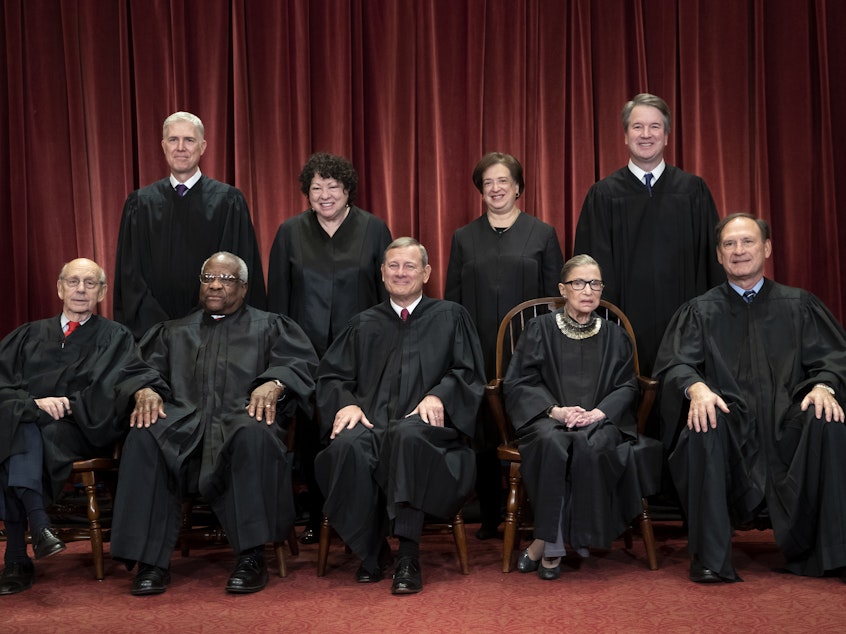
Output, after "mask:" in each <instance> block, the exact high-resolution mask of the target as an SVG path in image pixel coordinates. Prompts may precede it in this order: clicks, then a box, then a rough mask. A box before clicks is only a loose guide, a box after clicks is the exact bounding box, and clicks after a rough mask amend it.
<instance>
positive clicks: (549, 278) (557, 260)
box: [541, 227, 564, 296]
mask: <svg viewBox="0 0 846 634" xmlns="http://www.w3.org/2000/svg"><path fill="white" fill-rule="evenodd" d="M563 267H564V256H563V255H562V254H561V245H560V244H559V242H558V234H557V233H556V232H555V228H554V227H553V228H552V230H551V231H550V232H549V235H548V237H547V239H546V245H545V246H544V249H543V262H541V276H542V279H541V289H542V291H543V292H544V293H546V295H547V296H552V295H558V283H559V282H560V281H561V269H562V268H563Z"/></svg>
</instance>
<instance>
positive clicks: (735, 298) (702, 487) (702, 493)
mask: <svg viewBox="0 0 846 634" xmlns="http://www.w3.org/2000/svg"><path fill="white" fill-rule="evenodd" d="M656 369H657V370H658V372H659V376H660V377H661V378H662V387H661V393H660V395H659V406H660V411H661V419H662V423H663V425H664V430H663V432H664V442H665V445H666V446H667V447H668V448H672V453H671V454H670V469H671V472H672V475H673V480H674V482H675V485H676V489H677V490H678V492H679V496H680V498H681V502H682V505H683V507H684V510H685V513H686V514H687V518H688V524H689V549H690V553H691V555H697V556H698V557H699V559H700V560H701V562H702V565H703V566H705V567H706V568H710V569H711V570H714V571H716V572H717V573H718V574H719V575H720V576H721V577H723V578H725V579H729V580H731V579H735V578H737V577H736V573H735V570H734V567H733V565H732V562H731V531H732V528H733V527H738V526H741V525H742V524H744V523H746V522H748V521H750V520H751V519H752V518H753V517H754V515H755V513H756V512H757V511H758V510H759V508H760V507H761V504H762V503H763V502H765V503H766V507H767V510H768V512H769V516H770V519H771V520H772V524H773V532H774V534H775V539H776V542H777V543H778V546H779V547H780V548H781V550H782V551H783V553H784V555H785V558H786V560H787V568H788V569H789V570H791V571H792V572H795V573H797V574H804V575H811V576H819V575H822V574H823V573H824V572H826V571H829V570H834V569H837V568H840V567H842V566H846V461H844V460H843V456H846V426H844V425H842V424H836V423H826V422H825V420H824V419H823V420H817V419H816V418H815V416H814V415H813V407H811V408H810V410H809V411H808V412H802V411H801V410H800V403H801V401H802V399H803V398H804V397H805V395H806V394H807V393H808V391H809V390H810V389H811V388H812V387H813V386H814V385H815V384H817V383H825V384H827V385H830V386H831V387H833V388H834V389H835V391H836V393H837V398H838V400H839V402H840V403H841V404H842V403H843V402H844V399H843V389H844V387H846V333H844V330H843V328H842V327H841V326H840V324H838V323H837V320H836V319H835V318H834V316H833V315H832V314H831V313H830V312H829V310H828V309H827V308H826V307H825V306H824V305H823V304H822V302H820V301H819V300H818V299H817V298H816V297H815V296H813V295H812V294H810V293H808V292H806V291H803V290H801V289H797V288H791V287H788V286H783V285H781V284H778V283H776V282H773V281H771V280H768V279H765V280H764V285H763V287H762V288H761V291H760V292H759V293H758V295H757V297H756V298H755V301H754V302H752V303H751V304H747V303H746V302H745V301H744V300H743V298H742V297H740V295H739V294H738V293H737V292H736V291H734V290H733V289H732V288H731V287H730V286H729V285H728V284H722V285H720V286H718V287H715V288H713V289H712V290H710V291H708V292H707V293H705V294H704V295H702V296H701V297H698V298H696V299H694V300H691V301H690V302H688V303H686V304H685V305H683V306H682V307H681V308H680V309H679V310H678V312H677V313H676V315H675V316H674V318H673V320H672V322H671V323H670V326H669V328H668V329H667V334H666V337H665V338H664V341H663V343H662V345H661V349H660V352H659V356H658V364H657V366H656ZM697 381H704V382H705V383H706V384H707V385H708V387H709V388H710V389H711V390H713V391H714V392H715V393H717V394H718V395H720V396H721V397H722V398H723V400H724V401H725V402H726V404H727V405H728V407H729V409H730V413H728V414H724V413H722V412H721V411H717V428H716V429H711V430H709V431H708V432H707V433H701V432H700V433H696V432H693V431H691V430H688V428H687V426H686V420H687V406H688V401H687V399H686V398H685V396H684V390H685V388H687V387H689V386H690V385H692V384H693V383H695V382H697Z"/></svg>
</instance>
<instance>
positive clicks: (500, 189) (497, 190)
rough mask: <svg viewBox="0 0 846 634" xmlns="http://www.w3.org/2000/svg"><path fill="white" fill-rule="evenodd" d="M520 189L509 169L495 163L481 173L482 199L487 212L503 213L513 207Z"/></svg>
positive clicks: (508, 211)
mask: <svg viewBox="0 0 846 634" xmlns="http://www.w3.org/2000/svg"><path fill="white" fill-rule="evenodd" d="M519 193H520V189H519V187H518V185H517V183H516V182H515V181H514V178H513V177H512V176H511V172H510V171H509V169H508V168H507V167H506V166H505V165H502V164H501V163H497V164H495V165H491V166H490V167H489V168H488V169H486V170H485V171H484V173H483V174H482V199H483V200H484V201H485V205H486V206H487V208H488V212H489V213H492V214H497V215H500V214H502V215H505V214H508V213H510V212H511V211H512V210H513V209H514V205H515V203H516V201H517V196H518V195H519Z"/></svg>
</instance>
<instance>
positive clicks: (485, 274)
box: [444, 213, 564, 381]
mask: <svg viewBox="0 0 846 634" xmlns="http://www.w3.org/2000/svg"><path fill="white" fill-rule="evenodd" d="M563 265H564V260H563V257H562V255H561V246H560V245H559V243H558V236H557V235H556V233H555V229H554V228H553V227H552V226H550V225H548V224H546V223H545V222H542V221H541V220H538V219H537V218H535V217H534V216H531V215H529V214H527V213H521V214H520V215H519V216H518V217H517V220H516V221H515V222H514V224H513V225H511V227H509V229H508V230H507V231H504V232H503V233H499V232H498V231H496V230H495V229H493V228H492V227H491V224H490V222H489V221H488V217H487V214H484V215H482V216H481V217H479V218H477V219H476V220H474V221H473V222H471V223H469V224H467V225H465V226H463V227H461V228H459V229H457V230H456V231H455V233H454V234H453V236H452V246H451V247H450V254H449V266H448V267H447V275H446V286H445V288H444V299H448V300H450V301H453V302H456V303H458V304H461V305H462V306H464V307H465V308H466V309H467V311H468V312H469V313H470V318H471V319H472V320H473V323H474V324H475V325H476V330H477V331H478V333H479V341H480V342H481V344H482V353H483V355H484V358H485V377H486V378H487V380H489V381H490V380H491V379H493V378H495V374H496V333H497V330H498V329H499V322H500V321H502V318H503V317H505V314H506V313H507V312H508V311H509V310H511V309H512V308H514V307H515V306H516V305H517V304H519V303H521V302H524V301H526V300H528V299H535V298H536V297H544V296H550V295H558V294H559V293H558V282H559V281H560V280H561V267H562V266H563Z"/></svg>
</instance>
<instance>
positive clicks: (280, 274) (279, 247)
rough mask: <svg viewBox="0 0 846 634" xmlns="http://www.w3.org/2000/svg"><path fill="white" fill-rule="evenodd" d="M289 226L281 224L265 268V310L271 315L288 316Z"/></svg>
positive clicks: (289, 274)
mask: <svg viewBox="0 0 846 634" xmlns="http://www.w3.org/2000/svg"><path fill="white" fill-rule="evenodd" d="M289 233H290V229H289V226H288V225H287V224H285V223H282V224H281V225H280V226H279V229H278V230H277V232H276V239H275V240H274V241H273V246H272V247H271V248H270V263H269V264H268V267H267V308H268V310H269V311H270V312H272V313H281V314H283V315H288V314H290V309H289V306H288V302H289V298H290V294H291V262H290V260H289V257H290V254H289V253H288V244H287V243H288V239H287V238H288V234H289Z"/></svg>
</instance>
